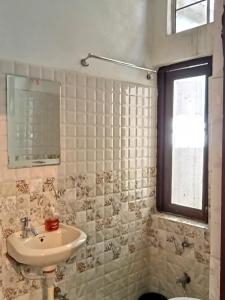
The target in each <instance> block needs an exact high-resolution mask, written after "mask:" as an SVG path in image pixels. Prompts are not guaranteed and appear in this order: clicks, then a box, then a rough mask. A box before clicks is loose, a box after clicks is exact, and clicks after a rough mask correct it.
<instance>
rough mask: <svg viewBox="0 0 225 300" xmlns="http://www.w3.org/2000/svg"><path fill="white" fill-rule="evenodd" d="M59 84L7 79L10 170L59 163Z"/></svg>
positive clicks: (14, 77)
mask: <svg viewBox="0 0 225 300" xmlns="http://www.w3.org/2000/svg"><path fill="white" fill-rule="evenodd" d="M60 90H61V87H60V84H59V83H58V82H54V81H49V80H40V79H34V78H28V77H23V76H15V75H7V129H8V167H9V168H22V167H32V166H41V165H55V164H59V163H60Z"/></svg>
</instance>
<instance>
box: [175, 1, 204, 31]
mask: <svg viewBox="0 0 225 300" xmlns="http://www.w3.org/2000/svg"><path fill="white" fill-rule="evenodd" d="M204 24H207V1H203V2H200V3H198V4H194V5H192V6H189V7H186V8H183V9H180V10H177V11H176V32H181V31H184V30H187V29H191V28H194V27H198V26H201V25H204Z"/></svg>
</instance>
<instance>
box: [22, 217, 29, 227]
mask: <svg viewBox="0 0 225 300" xmlns="http://www.w3.org/2000/svg"><path fill="white" fill-rule="evenodd" d="M20 222H21V223H23V225H24V227H27V226H28V225H29V222H30V219H29V218H28V217H23V218H21V219H20Z"/></svg>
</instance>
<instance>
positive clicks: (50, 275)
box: [43, 266, 56, 300]
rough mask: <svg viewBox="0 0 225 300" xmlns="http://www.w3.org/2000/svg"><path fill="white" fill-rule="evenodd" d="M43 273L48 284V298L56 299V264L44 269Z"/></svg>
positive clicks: (49, 299)
mask: <svg viewBox="0 0 225 300" xmlns="http://www.w3.org/2000/svg"><path fill="white" fill-rule="evenodd" d="M43 274H44V277H45V281H46V285H47V293H48V297H47V299H48V300H54V288H55V285H54V284H55V280H56V266H51V267H46V268H44V269H43Z"/></svg>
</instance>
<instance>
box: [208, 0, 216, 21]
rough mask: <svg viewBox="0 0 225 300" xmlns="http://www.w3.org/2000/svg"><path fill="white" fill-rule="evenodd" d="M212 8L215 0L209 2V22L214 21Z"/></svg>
mask: <svg viewBox="0 0 225 300" xmlns="http://www.w3.org/2000/svg"><path fill="white" fill-rule="evenodd" d="M214 6H215V0H210V17H209V19H210V22H213V21H214Z"/></svg>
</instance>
